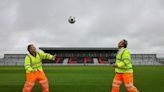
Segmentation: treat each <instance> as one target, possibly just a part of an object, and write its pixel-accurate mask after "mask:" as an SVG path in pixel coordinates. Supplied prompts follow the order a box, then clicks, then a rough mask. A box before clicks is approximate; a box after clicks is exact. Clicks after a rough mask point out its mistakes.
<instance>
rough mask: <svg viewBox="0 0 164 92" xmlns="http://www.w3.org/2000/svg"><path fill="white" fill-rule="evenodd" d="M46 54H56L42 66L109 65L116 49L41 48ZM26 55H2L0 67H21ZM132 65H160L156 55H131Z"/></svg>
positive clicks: (113, 60)
mask: <svg viewBox="0 0 164 92" xmlns="http://www.w3.org/2000/svg"><path fill="white" fill-rule="evenodd" d="M40 49H41V50H43V51H44V52H46V53H51V54H56V55H57V57H56V59H55V61H49V60H43V64H44V65H110V64H112V63H113V62H115V57H116V54H117V51H118V48H92V47H78V48H77V47H71V48H70V47H65V48H54V47H41V48H40ZM25 55H26V54H4V58H2V59H0V65H23V64H24V58H25ZM131 58H132V63H133V64H134V65H161V64H163V63H161V61H162V60H164V59H158V58H157V56H156V54H132V55H131Z"/></svg>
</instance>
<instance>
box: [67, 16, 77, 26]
mask: <svg viewBox="0 0 164 92" xmlns="http://www.w3.org/2000/svg"><path fill="white" fill-rule="evenodd" d="M68 22H69V23H71V24H74V23H75V22H76V19H75V17H73V16H70V17H69V18H68Z"/></svg>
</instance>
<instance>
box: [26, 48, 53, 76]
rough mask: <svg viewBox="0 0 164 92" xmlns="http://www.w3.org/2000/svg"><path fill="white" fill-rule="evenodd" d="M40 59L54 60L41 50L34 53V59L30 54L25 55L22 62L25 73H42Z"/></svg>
mask: <svg viewBox="0 0 164 92" xmlns="http://www.w3.org/2000/svg"><path fill="white" fill-rule="evenodd" d="M42 59H49V60H55V57H54V56H53V55H51V54H49V53H44V52H43V51H41V50H40V51H38V52H36V57H34V56H32V55H31V54H30V53H29V54H27V55H26V57H25V61H24V66H25V70H26V73H29V72H31V71H32V70H39V71H43V68H42Z"/></svg>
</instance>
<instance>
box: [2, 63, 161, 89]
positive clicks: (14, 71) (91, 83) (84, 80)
mask: <svg viewBox="0 0 164 92" xmlns="http://www.w3.org/2000/svg"><path fill="white" fill-rule="evenodd" d="M43 68H44V71H45V74H46V75H47V77H48V79H49V85H50V92H111V85H112V80H113V77H114V69H113V67H111V66H43ZM24 82H25V70H24V67H21V66H0V92H22V88H23V84H24ZM134 84H135V86H136V87H137V88H138V90H139V91H140V92H164V66H135V67H134ZM32 92H42V90H41V86H40V85H39V84H38V82H35V87H34V88H33V90H32ZM120 92H127V91H126V89H125V87H124V85H123V84H122V85H121V88H120Z"/></svg>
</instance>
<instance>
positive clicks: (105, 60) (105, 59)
mask: <svg viewBox="0 0 164 92" xmlns="http://www.w3.org/2000/svg"><path fill="white" fill-rule="evenodd" d="M99 63H100V64H108V58H104V57H100V58H99Z"/></svg>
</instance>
